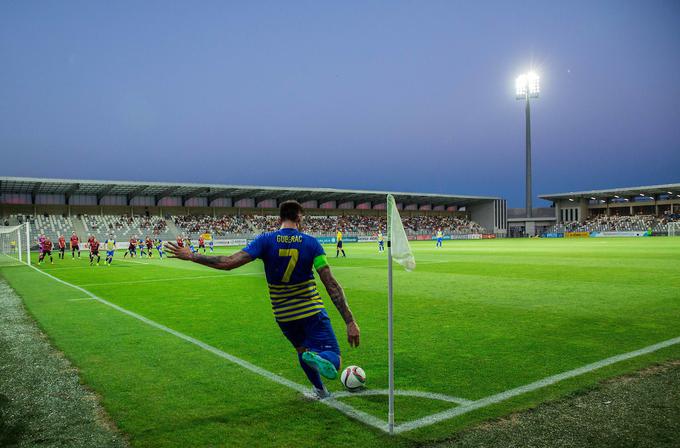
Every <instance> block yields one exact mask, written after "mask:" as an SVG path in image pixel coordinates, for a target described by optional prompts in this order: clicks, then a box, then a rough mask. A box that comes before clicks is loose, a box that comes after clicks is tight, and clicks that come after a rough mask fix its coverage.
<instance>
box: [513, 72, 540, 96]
mask: <svg viewBox="0 0 680 448" xmlns="http://www.w3.org/2000/svg"><path fill="white" fill-rule="evenodd" d="M539 80H540V77H539V76H538V74H536V72H533V71H531V72H529V73H524V74H521V75H519V76H518V77H517V79H516V80H515V95H516V96H517V99H518V100H523V99H525V98H526V97H527V96H528V97H529V98H538V93H539V92H540V85H539Z"/></svg>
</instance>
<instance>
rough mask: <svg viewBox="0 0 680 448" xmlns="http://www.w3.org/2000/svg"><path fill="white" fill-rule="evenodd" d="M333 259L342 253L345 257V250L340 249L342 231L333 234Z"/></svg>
mask: <svg viewBox="0 0 680 448" xmlns="http://www.w3.org/2000/svg"><path fill="white" fill-rule="evenodd" d="M335 241H336V243H335V258H338V256H339V255H340V252H342V256H343V257H346V255H345V249H343V248H342V230H340V229H338V231H337V233H336V234H335Z"/></svg>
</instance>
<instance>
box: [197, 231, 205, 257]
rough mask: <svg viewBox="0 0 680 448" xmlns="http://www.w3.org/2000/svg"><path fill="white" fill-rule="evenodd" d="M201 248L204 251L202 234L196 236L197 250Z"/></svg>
mask: <svg viewBox="0 0 680 448" xmlns="http://www.w3.org/2000/svg"><path fill="white" fill-rule="evenodd" d="M201 248H202V249H203V253H205V239H204V238H203V235H201V236H199V237H198V250H199V251H200V250H201Z"/></svg>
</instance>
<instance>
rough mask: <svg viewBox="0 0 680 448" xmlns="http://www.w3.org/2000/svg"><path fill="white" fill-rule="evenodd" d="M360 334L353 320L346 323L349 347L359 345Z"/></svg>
mask: <svg viewBox="0 0 680 448" xmlns="http://www.w3.org/2000/svg"><path fill="white" fill-rule="evenodd" d="M360 335H361V330H359V326H358V325H357V323H356V322H355V321H352V322H350V323H348V324H347V341H348V342H349V345H350V347H358V346H359V337H360Z"/></svg>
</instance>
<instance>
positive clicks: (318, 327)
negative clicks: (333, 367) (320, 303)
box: [278, 310, 340, 355]
mask: <svg viewBox="0 0 680 448" xmlns="http://www.w3.org/2000/svg"><path fill="white" fill-rule="evenodd" d="M278 324H279V327H281V331H282V332H283V335H284V336H285V337H286V338H288V340H289V341H290V343H291V344H293V347H295V348H299V347H304V348H307V349H309V350H311V351H313V352H316V353H321V352H325V351H332V352H335V353H337V354H338V355H340V346H339V345H338V340H337V339H336V338H335V333H334V332H333V327H332V326H331V320H330V319H329V318H328V314H327V313H326V310H321V312H319V313H316V314H315V315H313V316H309V317H305V318H304V319H299V320H293V321H291V322H278Z"/></svg>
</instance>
